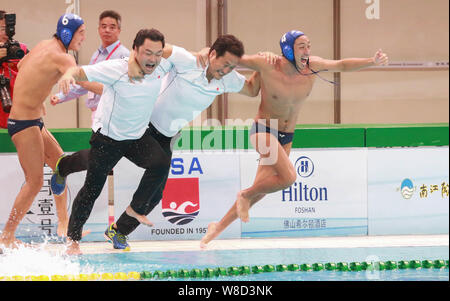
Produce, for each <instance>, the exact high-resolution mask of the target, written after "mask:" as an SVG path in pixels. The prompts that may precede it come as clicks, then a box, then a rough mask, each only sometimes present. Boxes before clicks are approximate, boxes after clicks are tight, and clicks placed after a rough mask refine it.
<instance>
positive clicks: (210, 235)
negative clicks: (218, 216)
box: [200, 222, 218, 249]
mask: <svg viewBox="0 0 450 301" xmlns="http://www.w3.org/2000/svg"><path fill="white" fill-rule="evenodd" d="M216 229H217V223H216V222H212V223H209V225H208V230H207V231H206V234H205V236H203V238H202V240H201V241H200V248H201V249H206V247H207V244H208V243H209V242H210V241H211V240H213V239H214V238H216V237H217V235H218V233H216Z"/></svg>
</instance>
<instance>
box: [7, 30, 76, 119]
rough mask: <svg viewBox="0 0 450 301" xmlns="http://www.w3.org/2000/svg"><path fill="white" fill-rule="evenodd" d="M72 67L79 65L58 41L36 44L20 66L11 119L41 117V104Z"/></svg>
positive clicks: (45, 41)
mask: <svg viewBox="0 0 450 301" xmlns="http://www.w3.org/2000/svg"><path fill="white" fill-rule="evenodd" d="M70 65H76V63H75V59H74V58H73V57H72V56H71V55H69V54H67V53H66V51H65V49H64V47H62V45H61V43H58V41H57V40H56V39H55V38H53V39H52V40H44V41H42V42H40V43H39V44H38V45H36V47H34V48H33V50H31V51H30V53H28V54H27V55H26V56H25V58H24V59H23V60H22V62H21V63H20V65H19V68H20V69H19V70H20V71H19V73H18V76H17V79H16V84H15V90H14V106H13V107H12V109H11V114H10V118H11V119H18V120H27V119H28V120H29V119H37V118H40V117H41V114H42V111H41V106H42V103H43V102H44V101H45V99H46V97H47V96H48V95H49V94H50V92H51V90H52V88H53V86H54V85H55V84H56V83H57V81H58V79H59V78H60V77H61V76H62V74H63V73H62V71H64V70H65V69H66V68H68V67H69V66H70Z"/></svg>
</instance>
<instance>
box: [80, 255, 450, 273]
mask: <svg viewBox="0 0 450 301" xmlns="http://www.w3.org/2000/svg"><path fill="white" fill-rule="evenodd" d="M448 251H449V249H448V246H444V247H388V248H345V249H343V248H338V249H251V250H214V251H201V252H198V251H190V252H181V251H180V252H145V253H114V254H90V255H82V256H80V257H79V258H77V259H76V260H77V261H78V263H79V264H80V266H81V267H83V268H88V269H89V270H92V271H95V272H97V273H116V272H125V273H128V272H131V271H136V272H142V271H150V272H155V271H162V272H165V271H167V270H175V271H178V270H180V269H187V270H192V269H194V268H196V269H201V270H203V269H205V268H217V267H224V268H228V267H231V266H236V267H239V266H244V265H246V266H250V267H251V266H255V265H262V266H263V265H267V264H270V265H274V266H276V265H278V264H286V265H288V264H292V263H295V264H298V265H301V264H303V263H309V264H313V263H323V264H325V263H327V262H334V263H338V262H348V263H350V262H361V261H389V260H394V261H400V260H408V261H410V260H436V259H444V260H448V254H449V253H448ZM72 260H74V259H72ZM173 280H180V279H173ZM182 280H185V279H182ZM196 280H199V279H196ZM207 280H219V281H220V280H233V281H366V280H370V281H372V280H381V281H419V280H420V281H422V280H425V281H449V270H448V269H444V268H443V269H433V268H432V269H425V268H422V269H417V270H415V269H405V270H399V269H398V270H384V271H360V272H350V271H349V272H340V271H318V272H315V271H309V272H303V271H296V272H290V271H286V272H271V273H261V274H250V275H241V276H220V277H215V278H214V277H213V278H207Z"/></svg>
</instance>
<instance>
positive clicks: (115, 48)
mask: <svg viewBox="0 0 450 301" xmlns="http://www.w3.org/2000/svg"><path fill="white" fill-rule="evenodd" d="M119 46H120V42H119V44H117V45H116V47H114V49H113V50H112V51H111V52H110V53H109V54H108V56H107V57H106V59H105V61H107V60H109V58H110V57H111V55H112V54H113V53H114V51H116V50H117V48H119ZM99 55H100V53H99V54H97V57H96V58H95V60H94V61H93V62H92V64H91V65H94V64H95V62H97V59H98V57H99Z"/></svg>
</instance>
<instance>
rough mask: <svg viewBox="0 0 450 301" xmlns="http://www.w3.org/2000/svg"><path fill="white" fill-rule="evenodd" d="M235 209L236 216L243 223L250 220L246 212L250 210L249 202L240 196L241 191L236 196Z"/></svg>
mask: <svg viewBox="0 0 450 301" xmlns="http://www.w3.org/2000/svg"><path fill="white" fill-rule="evenodd" d="M236 209H237V215H238V216H239V218H240V219H241V221H243V222H244V223H248V222H249V221H250V218H249V216H248V210H250V200H249V199H247V198H245V197H244V196H243V195H242V191H240V192H239V193H238V195H237V200H236Z"/></svg>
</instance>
